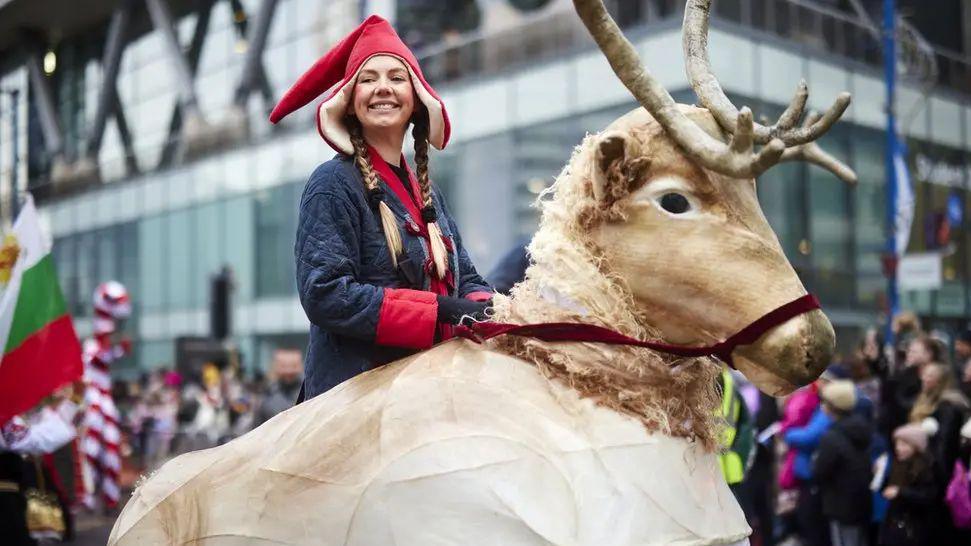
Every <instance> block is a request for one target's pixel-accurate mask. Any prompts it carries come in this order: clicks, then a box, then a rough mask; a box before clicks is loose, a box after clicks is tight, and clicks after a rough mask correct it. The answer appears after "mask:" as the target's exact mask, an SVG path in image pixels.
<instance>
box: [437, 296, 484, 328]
mask: <svg viewBox="0 0 971 546" xmlns="http://www.w3.org/2000/svg"><path fill="white" fill-rule="evenodd" d="M490 304H491V302H490V301H472V300H467V299H465V298H453V297H451V296H438V322H445V323H448V324H464V325H466V326H468V325H469V324H471V323H472V322H474V321H480V320H485V319H486V318H488V317H486V309H488V308H489V306H490Z"/></svg>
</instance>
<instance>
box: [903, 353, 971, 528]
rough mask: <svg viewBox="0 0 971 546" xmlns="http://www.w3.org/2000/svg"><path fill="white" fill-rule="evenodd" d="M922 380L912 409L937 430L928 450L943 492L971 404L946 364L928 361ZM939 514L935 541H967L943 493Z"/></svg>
mask: <svg viewBox="0 0 971 546" xmlns="http://www.w3.org/2000/svg"><path fill="white" fill-rule="evenodd" d="M920 380H921V390H920V394H919V395H918V396H917V401H916V402H915V403H914V408H913V409H912V410H911V412H910V421H911V423H922V422H924V420H925V419H927V420H932V423H931V424H929V425H927V426H929V427H930V429H931V430H936V432H935V433H934V434H933V435H932V436H931V437H930V441H929V442H928V447H927V449H928V453H929V454H930V456H931V460H932V461H933V471H934V479H935V484H936V487H937V490H938V491H939V492H941V494H942V495H943V491H944V490H945V488H946V487H947V483H948V481H949V480H950V478H951V470H952V469H953V468H954V461H956V460H957V458H958V456H959V455H960V449H961V425H963V424H964V421H965V419H967V415H968V412H969V408H971V405H969V404H968V400H967V399H966V398H965V397H964V395H963V394H961V392H960V391H958V390H957V388H955V380H954V376H953V374H952V373H951V370H950V368H949V367H948V366H947V365H946V364H940V363H936V362H935V363H931V364H927V365H926V366H924V368H923V370H921V376H920ZM928 418H930V419H928ZM935 514H936V515H937V516H938V517H937V519H938V521H937V523H936V524H935V525H934V526H933V530H932V533H933V534H934V541H933V544H967V542H966V540H967V538H968V537H967V536H964V535H966V533H963V532H962V531H960V530H958V529H955V528H954V525H953V522H952V521H951V518H949V517H946V514H947V510H946V507H945V506H944V505H943V503H942V499H941V497H940V496H939V498H938V504H937V506H936V510H935Z"/></svg>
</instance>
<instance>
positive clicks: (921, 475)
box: [880, 423, 939, 546]
mask: <svg viewBox="0 0 971 546" xmlns="http://www.w3.org/2000/svg"><path fill="white" fill-rule="evenodd" d="M893 442H894V443H893V446H894V461H893V467H892V468H891V471H890V479H889V480H888V481H887V486H886V487H885V488H884V489H883V491H882V495H883V497H884V498H886V499H887V500H889V501H890V506H889V508H888V509H887V516H886V519H885V520H884V523H883V526H882V528H881V530H880V544H884V545H887V546H898V545H899V546H910V545H913V546H921V545H923V544H928V543H929V541H930V538H931V527H932V525H933V518H932V517H931V511H932V510H934V508H935V500H936V498H937V497H938V496H939V491H938V490H937V486H936V484H935V482H934V475H933V472H932V471H931V461H930V458H929V456H928V455H927V433H926V432H924V429H923V428H921V426H920V425H918V424H916V423H911V424H909V425H904V426H902V427H900V428H898V429H897V430H895V431H894V433H893Z"/></svg>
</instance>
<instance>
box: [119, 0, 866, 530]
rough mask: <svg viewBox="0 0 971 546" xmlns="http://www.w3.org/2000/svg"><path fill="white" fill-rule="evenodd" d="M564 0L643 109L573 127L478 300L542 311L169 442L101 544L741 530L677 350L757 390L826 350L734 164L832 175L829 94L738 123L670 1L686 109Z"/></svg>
mask: <svg viewBox="0 0 971 546" xmlns="http://www.w3.org/2000/svg"><path fill="white" fill-rule="evenodd" d="M575 4H576V8H577V11H578V13H579V14H580V16H581V18H582V19H583V21H584V23H585V24H586V26H587V28H588V29H589V30H590V32H591V34H592V35H593V36H594V38H595V39H596V41H597V43H598V44H599V46H600V48H601V49H602V50H603V51H604V53H605V54H606V56H607V58H608V59H609V60H610V64H611V66H612V67H613V68H614V71H615V72H616V73H617V75H618V76H619V77H620V79H621V80H622V81H623V82H624V84H625V85H626V86H627V87H628V88H629V89H630V91H631V92H632V93H633V95H634V96H635V97H636V98H637V100H638V101H639V102H640V103H641V105H642V106H643V108H638V109H636V110H634V111H632V112H631V113H629V114H627V115H625V116H624V117H622V118H620V119H618V120H617V121H615V122H614V123H613V124H611V125H610V126H609V127H608V128H607V129H606V130H604V131H603V132H602V133H600V134H598V135H592V136H589V137H587V138H586V139H585V140H584V142H583V143H582V144H581V145H580V146H579V147H578V148H577V150H576V152H575V153H574V155H573V157H572V159H571V160H570V162H569V164H568V165H567V166H566V167H565V168H564V170H563V172H562V173H561V174H560V176H559V177H558V178H557V180H556V183H555V185H554V187H553V189H552V190H551V196H549V197H548V198H547V199H545V200H544V201H543V203H542V209H543V210H542V222H541V225H540V229H539V232H538V233H537V235H536V237H535V239H534V240H533V242H532V244H531V247H530V250H531V254H532V257H533V260H534V263H533V265H532V266H531V267H530V268H529V270H528V273H527V279H526V280H525V282H523V283H522V284H520V285H519V286H517V287H516V288H515V289H514V290H513V293H512V295H511V297H509V298H501V297H498V296H497V299H496V303H495V319H496V321H498V322H500V323H515V324H528V323H544V324H545V326H541V327H537V328H536V329H534V334H535V336H533V337H528V336H525V337H524V336H523V335H506V336H500V337H496V338H495V339H493V340H492V341H488V342H485V343H481V344H479V343H474V342H472V341H468V340H453V341H449V342H447V343H443V344H441V345H439V346H437V347H435V348H433V349H431V350H429V351H426V352H424V353H421V354H418V355H416V356H413V357H410V358H407V359H404V360H401V361H399V362H396V363H393V364H390V365H387V366H384V367H382V368H379V369H376V370H374V371H371V372H368V373H366V374H363V375H360V376H358V377H355V378H353V379H351V380H349V381H347V382H345V383H343V384H341V385H340V386H338V387H337V388H335V389H333V390H331V391H329V392H327V393H325V394H324V395H321V396H319V397H317V398H314V399H312V400H310V401H308V402H305V403H303V404H301V405H299V406H297V407H295V408H292V409H291V410H288V411H286V412H284V413H282V414H280V415H278V416H277V417H275V418H273V419H272V420H270V421H268V422H267V423H266V424H264V425H263V426H261V427H259V428H258V429H256V430H254V431H253V432H250V433H249V434H247V435H245V436H243V437H241V438H239V439H237V440H235V441H233V442H230V443H229V444H226V445H224V446H221V447H218V448H214V449H210V450H206V451H200V452H196V453H189V454H187V455H183V456H181V457H178V458H176V459H174V460H173V461H171V462H169V463H168V464H166V465H165V466H163V467H162V468H161V469H160V470H159V471H158V472H157V473H156V474H155V475H154V476H152V477H151V478H149V479H148V480H147V481H146V482H145V483H143V484H142V485H141V486H140V487H139V488H138V489H137V491H136V492H135V494H134V496H133V497H132V499H131V501H130V502H129V503H128V505H127V506H126V507H125V510H124V512H123V513H122V514H121V516H120V517H119V518H118V521H117V522H116V524H115V528H114V530H113V531H112V534H111V539H110V542H109V543H110V544H163V543H164V544H184V543H189V542H193V543H197V542H198V543H205V544H229V543H233V544H235V543H240V542H246V543H249V542H252V543H258V542H260V543H263V542H266V543H292V544H343V545H390V544H407V545H436V544H463V545H464V544H496V545H504V546H510V545H540V544H543V545H547V544H555V545H562V546H566V545H576V546H580V545H584V546H588V545H589V546H606V545H611V546H622V545H634V544H638V545H643V544H682V545H690V544H699V545H700V544H728V543H735V542H739V541H745V537H746V536H747V535H748V533H749V528H748V526H747V525H746V523H745V518H744V517H743V514H742V512H741V510H740V509H739V507H738V504H737V503H736V501H735V499H734V497H733V496H732V494H731V493H730V492H729V490H728V487H727V486H726V484H725V482H724V480H723V478H722V476H721V474H720V471H719V468H718V466H717V462H716V456H715V453H714V450H715V449H716V442H715V438H716V436H717V432H718V423H717V422H716V421H715V417H714V415H715V400H716V394H717V393H716V392H715V387H714V385H715V377H716V375H717V373H718V372H719V370H720V366H721V363H719V362H718V361H717V360H716V359H715V358H712V357H710V356H697V354H714V355H720V357H721V358H722V359H724V360H727V361H729V362H732V363H734V365H736V366H737V367H738V369H739V370H741V371H742V372H743V373H745V375H747V376H748V377H749V378H750V379H752V380H753V381H754V382H755V383H756V384H757V385H758V386H759V387H760V388H762V389H763V390H765V391H767V392H769V393H772V394H781V393H785V392H787V391H791V390H792V389H794V388H795V387H797V386H799V385H802V384H805V383H807V382H809V381H812V380H813V379H815V378H816V376H817V375H818V374H819V373H820V372H821V371H822V369H823V368H824V367H825V366H826V365H827V363H828V361H829V358H830V356H831V354H832V351H833V345H834V334H833V329H832V327H831V326H830V323H829V321H828V320H827V319H826V317H825V316H824V315H823V313H822V312H821V311H820V310H819V309H818V308H817V306H816V305H813V304H812V303H813V301H814V300H812V298H811V297H808V296H807V295H806V292H805V289H804V288H803V286H802V283H801V282H800V281H799V279H798V278H797V276H796V273H795V271H793V269H792V267H791V266H790V264H789V263H788V261H787V260H786V258H785V255H784V254H783V251H782V248H781V247H780V245H779V242H778V240H777V238H776V236H775V234H774V233H773V232H772V230H771V228H770V227H769V225H768V223H767V222H766V220H765V217H764V216H763V214H762V211H761V209H760V208H759V204H758V201H757V198H756V191H755V181H754V177H756V176H758V174H760V173H761V172H763V171H764V170H765V169H767V168H769V167H770V166H771V165H773V164H775V163H777V162H778V161H781V160H787V159H796V158H804V159H808V160H810V161H813V162H815V163H817V164H819V165H822V166H824V167H827V168H829V169H831V170H833V171H834V172H836V173H837V174H838V175H840V176H841V177H843V178H845V179H851V178H852V176H853V174H852V172H851V171H850V170H849V169H847V168H846V167H845V166H843V165H841V164H840V163H839V162H837V161H836V160H834V159H833V158H831V157H829V156H828V155H826V154H825V153H823V152H822V151H821V150H820V149H819V148H818V147H816V145H815V144H813V141H814V140H815V139H816V138H818V137H819V136H820V135H821V134H822V133H823V132H825V131H826V129H828V128H829V127H830V126H831V125H832V124H833V123H834V122H835V121H836V119H838V118H839V117H840V115H841V113H842V112H843V110H845V108H846V106H847V104H848V103H849V96H848V95H845V94H844V95H841V96H840V97H839V98H838V99H837V102H836V104H835V105H834V106H833V107H832V108H831V109H830V110H829V111H828V112H827V113H826V114H825V115H824V116H822V117H818V116H812V115H810V116H807V117H808V120H807V123H806V124H803V125H802V126H799V127H797V126H796V125H797V123H798V121H799V119H800V118H801V117H803V116H802V114H803V108H804V107H805V103H806V96H807V92H806V87H805V84H802V85H800V87H799V90H798V92H797V94H796V97H795V99H794V100H793V102H792V104H791V105H790V106H789V108H788V109H787V110H786V111H785V113H784V114H783V115H782V117H781V118H780V119H779V120H778V122H777V123H776V124H775V125H772V126H762V125H758V124H755V123H753V121H752V115H751V113H750V112H749V111H748V110H747V109H742V110H741V111H739V110H736V109H735V107H734V106H733V105H732V104H731V103H730V102H729V101H728V100H727V99H726V98H725V95H724V93H723V92H722V90H721V88H720V86H719V85H718V82H717V81H716V80H715V78H714V77H713V76H712V74H711V71H710V67H709V64H708V60H707V53H706V51H705V48H706V41H707V30H708V29H707V26H708V12H709V7H710V0H694V1H689V2H688V5H687V8H686V12H685V26H684V46H685V53H686V56H687V64H688V73H689V76H690V79H691V81H692V85H693V86H694V88H695V90H696V92H697V94H698V96H699V98H700V100H701V103H702V105H704V106H705V108H696V107H690V106H683V105H678V104H675V103H674V101H673V100H672V99H671V97H670V95H669V94H668V93H667V92H666V91H665V90H664V89H663V88H662V87H661V85H660V84H658V83H657V82H656V81H655V80H654V79H653V78H652V77H651V76H650V74H649V73H648V72H647V71H646V70H645V69H643V68H642V67H641V66H640V63H639V61H638V59H637V56H636V54H635V53H634V49H633V47H632V46H631V44H630V43H629V42H627V40H626V39H624V37H623V36H622V34H621V32H620V30H619V29H618V28H617V26H616V25H615V24H614V22H613V21H612V20H611V19H610V17H609V15H607V13H606V10H605V9H604V7H603V4H602V3H601V2H592V1H584V0H575ZM756 145H759V146H760V149H758V150H755V149H754V147H755V146H756ZM790 302H792V303H790ZM807 302H808V303H807ZM550 323H569V324H570V326H567V327H563V325H562V324H560V325H558V326H557V325H553V327H552V328H550V327H549V326H550ZM578 324H580V325H584V326H577V325H578ZM488 326H489V325H488V324H486V325H482V327H483V328H482V329H478V330H477V332H478V334H479V335H480V338H479V341H482V338H485V337H488V335H484V334H483V332H486V327H488ZM492 326H495V325H492ZM501 328H506V329H507V330H508V329H510V328H512V331H511V332H510V333H514V334H524V333H528V332H525V331H516V330H515V328H514V327H511V326H508V325H506V326H501ZM571 328H572V330H571ZM740 331H741V332H743V333H742V334H741V335H739V334H737V332H740ZM537 332H538V333H537ZM557 332H558V333H559V334H557ZM564 332H566V333H564ZM571 332H572V333H571ZM493 333H495V332H493ZM557 336H559V337H557ZM571 336H572V337H571ZM549 339H572V340H573V341H549ZM578 339H588V340H590V339H596V340H598V341H587V342H581V341H576V340H578ZM648 339H654V340H663V342H664V343H667V344H671V345H673V344H678V347H670V346H664V345H663V344H650V343H642V340H648ZM722 340H727V341H722ZM645 345H650V346H645ZM685 346H691V347H697V346H708V348H707V349H705V350H699V351H695V352H694V353H692V351H691V350H690V349H689V350H682V349H684V347H685ZM652 347H653V348H652ZM665 347H667V348H665ZM679 347H680V348H679ZM658 348H661V349H664V351H661V350H657V349H658ZM672 352H673V353H679V354H682V355H683V356H675V355H673V354H671V353H672ZM691 354H694V355H695V356H690V355H691ZM684 355H689V356H684Z"/></svg>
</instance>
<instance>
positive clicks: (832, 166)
mask: <svg viewBox="0 0 971 546" xmlns="http://www.w3.org/2000/svg"><path fill="white" fill-rule="evenodd" d="M820 118H821V116H820V115H819V114H818V113H817V112H812V113H810V114H809V115H808V116H806V121H805V123H803V127H811V126H812V125H813V124H814V123H818V122H819V120H820ZM783 161H807V162H809V163H812V164H813V165H818V166H820V167H822V168H824V169H826V170H827V171H829V172H831V173H833V174H835V175H836V176H837V177H839V178H840V180H842V181H843V182H846V183H847V184H856V180H857V179H856V173H855V172H853V169H851V168H849V167H848V166H847V165H846V164H845V163H843V162H842V161H840V160H839V159H836V158H835V157H833V156H832V155H830V154H829V153H827V152H826V151H825V150H823V149H822V148H820V147H819V145H818V144H816V143H815V142H807V143H805V144H797V145H795V146H793V147H791V148H786V151H785V152H783V154H782V157H781V158H779V163H782V162H783Z"/></svg>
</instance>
